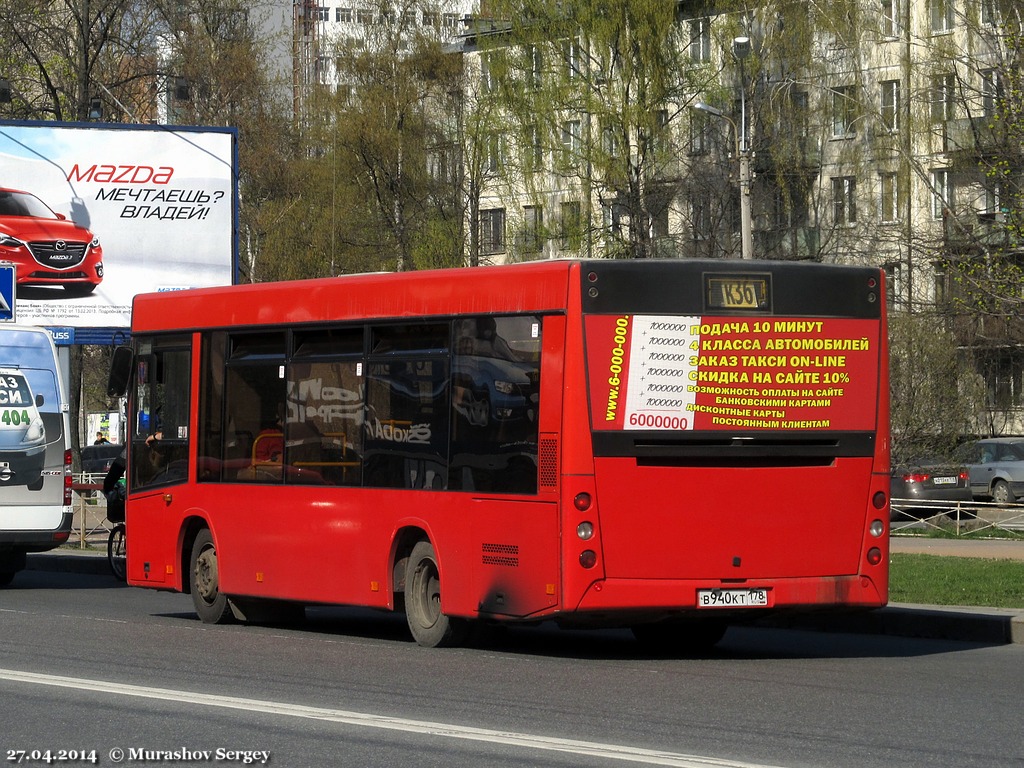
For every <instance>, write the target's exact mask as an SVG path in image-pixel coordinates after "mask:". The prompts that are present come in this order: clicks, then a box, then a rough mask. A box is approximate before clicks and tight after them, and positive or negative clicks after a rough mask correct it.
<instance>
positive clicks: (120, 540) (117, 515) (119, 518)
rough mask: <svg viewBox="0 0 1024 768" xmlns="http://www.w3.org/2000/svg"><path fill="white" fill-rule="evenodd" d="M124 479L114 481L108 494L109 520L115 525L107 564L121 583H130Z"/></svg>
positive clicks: (109, 541) (108, 545) (111, 533)
mask: <svg viewBox="0 0 1024 768" xmlns="http://www.w3.org/2000/svg"><path fill="white" fill-rule="evenodd" d="M124 495H125V487H124V478H123V477H120V478H118V479H117V480H116V481H114V484H113V488H111V490H110V491H109V492H107V493H106V497H107V520H109V521H110V522H111V523H113V524H114V527H113V528H111V529H110V536H108V537H107V563H109V564H110V571H111V573H113V574H114V577H115V578H116V579H118V580H119V581H128V540H127V538H126V533H127V529H126V528H125V525H124V520H125V516H124Z"/></svg>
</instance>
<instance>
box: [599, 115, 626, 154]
mask: <svg viewBox="0 0 1024 768" xmlns="http://www.w3.org/2000/svg"><path fill="white" fill-rule="evenodd" d="M621 148H622V142H621V141H619V131H618V126H617V125H616V123H615V122H613V121H608V122H605V123H604V124H603V125H602V126H601V149H602V150H603V151H604V153H605V155H606V156H607V157H608V158H609V159H614V158H617V157H619V155H620V154H621V153H622V152H621Z"/></svg>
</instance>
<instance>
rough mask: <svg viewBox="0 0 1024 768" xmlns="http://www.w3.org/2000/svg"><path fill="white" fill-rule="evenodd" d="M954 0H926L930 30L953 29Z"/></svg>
mask: <svg viewBox="0 0 1024 768" xmlns="http://www.w3.org/2000/svg"><path fill="white" fill-rule="evenodd" d="M953 3H954V0H928V11H929V15H930V17H931V25H932V32H935V33H943V32H949V31H951V30H952V29H953V13H954V11H955V10H956V9H955V8H954V6H953Z"/></svg>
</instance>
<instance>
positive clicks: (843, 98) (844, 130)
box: [832, 85, 857, 136]
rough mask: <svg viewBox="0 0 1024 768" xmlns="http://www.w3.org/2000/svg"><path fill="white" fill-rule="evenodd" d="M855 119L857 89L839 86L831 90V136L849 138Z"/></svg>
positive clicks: (850, 86) (849, 86)
mask: <svg viewBox="0 0 1024 768" xmlns="http://www.w3.org/2000/svg"><path fill="white" fill-rule="evenodd" d="M856 119H857V89H856V87H855V86H852V85H841V86H839V87H837V88H833V89H832V135H833V136H850V135H851V134H852V133H853V131H854V127H853V122H854V120H856Z"/></svg>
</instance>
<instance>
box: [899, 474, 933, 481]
mask: <svg viewBox="0 0 1024 768" xmlns="http://www.w3.org/2000/svg"><path fill="white" fill-rule="evenodd" d="M929 477H930V475H928V474H927V473H925V472H913V473H911V474H909V475H904V476H903V481H904V482H905V483H927V482H928V478H929Z"/></svg>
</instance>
